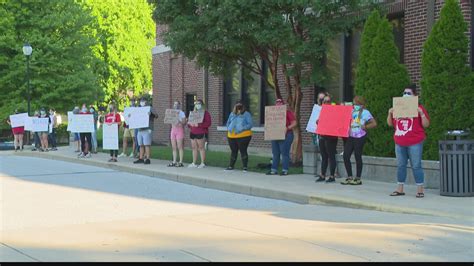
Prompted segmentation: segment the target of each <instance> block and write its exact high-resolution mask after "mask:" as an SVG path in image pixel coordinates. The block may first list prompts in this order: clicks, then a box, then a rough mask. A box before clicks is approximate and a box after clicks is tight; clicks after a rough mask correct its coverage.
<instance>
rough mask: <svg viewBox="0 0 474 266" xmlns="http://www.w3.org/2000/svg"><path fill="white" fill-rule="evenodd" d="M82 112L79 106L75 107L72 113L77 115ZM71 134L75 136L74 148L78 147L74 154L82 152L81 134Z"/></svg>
mask: <svg viewBox="0 0 474 266" xmlns="http://www.w3.org/2000/svg"><path fill="white" fill-rule="evenodd" d="M80 112H81V110H80V109H79V106H75V107H74V109H73V110H72V113H73V114H75V115H77V114H79V113H80ZM71 134H73V135H74V147H76V150H75V151H74V152H78V153H80V152H81V135H80V133H77V132H71Z"/></svg>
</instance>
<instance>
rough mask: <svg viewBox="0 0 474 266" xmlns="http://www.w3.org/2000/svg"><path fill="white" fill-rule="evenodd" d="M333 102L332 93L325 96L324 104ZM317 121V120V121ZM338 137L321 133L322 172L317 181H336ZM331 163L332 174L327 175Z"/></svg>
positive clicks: (330, 170)
mask: <svg viewBox="0 0 474 266" xmlns="http://www.w3.org/2000/svg"><path fill="white" fill-rule="evenodd" d="M325 104H331V95H329V94H326V96H324V99H323V102H322V105H325ZM316 123H317V122H316ZM337 140H338V138H337V137H335V136H328V135H319V151H320V153H321V174H320V175H318V177H319V178H318V179H316V182H326V183H333V182H336V177H335V174H336V166H337V165H336V147H337ZM328 163H329V173H330V175H329V176H328V177H326V171H327V168H328Z"/></svg>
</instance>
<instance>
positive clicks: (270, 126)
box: [264, 105, 286, 140]
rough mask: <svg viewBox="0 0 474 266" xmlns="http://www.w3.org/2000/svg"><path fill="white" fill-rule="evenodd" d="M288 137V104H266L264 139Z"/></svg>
mask: <svg viewBox="0 0 474 266" xmlns="http://www.w3.org/2000/svg"><path fill="white" fill-rule="evenodd" d="M285 137H286V105H279V106H265V134H264V140H283V139H285Z"/></svg>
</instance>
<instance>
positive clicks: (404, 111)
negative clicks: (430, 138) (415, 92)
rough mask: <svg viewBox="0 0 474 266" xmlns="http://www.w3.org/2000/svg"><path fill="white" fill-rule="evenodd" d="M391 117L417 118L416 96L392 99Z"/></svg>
mask: <svg viewBox="0 0 474 266" xmlns="http://www.w3.org/2000/svg"><path fill="white" fill-rule="evenodd" d="M393 117H394V118H400V117H418V96H412V97H393Z"/></svg>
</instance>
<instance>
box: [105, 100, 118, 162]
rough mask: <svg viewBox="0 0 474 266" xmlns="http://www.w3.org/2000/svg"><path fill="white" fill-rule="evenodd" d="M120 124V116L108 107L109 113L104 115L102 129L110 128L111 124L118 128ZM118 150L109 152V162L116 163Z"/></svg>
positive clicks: (111, 107)
mask: <svg viewBox="0 0 474 266" xmlns="http://www.w3.org/2000/svg"><path fill="white" fill-rule="evenodd" d="M121 122H122V120H121V118H120V114H119V113H117V110H116V108H115V106H114V105H112V104H110V105H109V113H108V114H106V115H105V118H104V124H105V125H104V127H106V126H110V125H112V124H117V127H118V126H120V123H121ZM117 155H118V150H110V159H109V162H117Z"/></svg>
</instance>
